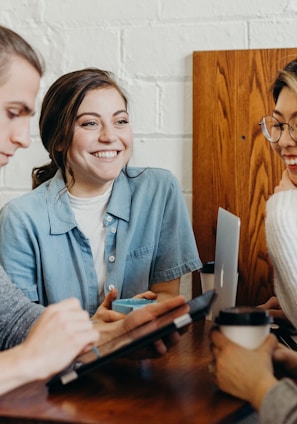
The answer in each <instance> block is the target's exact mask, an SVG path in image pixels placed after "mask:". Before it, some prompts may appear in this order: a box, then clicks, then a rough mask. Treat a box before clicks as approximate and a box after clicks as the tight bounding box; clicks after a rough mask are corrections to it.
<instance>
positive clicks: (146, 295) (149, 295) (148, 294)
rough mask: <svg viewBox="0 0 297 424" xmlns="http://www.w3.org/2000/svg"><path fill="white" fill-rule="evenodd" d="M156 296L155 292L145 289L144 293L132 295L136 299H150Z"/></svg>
mask: <svg viewBox="0 0 297 424" xmlns="http://www.w3.org/2000/svg"><path fill="white" fill-rule="evenodd" d="M157 297H158V296H157V294H156V293H154V292H152V291H150V290H147V291H146V292H144V293H140V294H137V295H136V296H133V298H136V299H150V300H154V299H156V298H157Z"/></svg>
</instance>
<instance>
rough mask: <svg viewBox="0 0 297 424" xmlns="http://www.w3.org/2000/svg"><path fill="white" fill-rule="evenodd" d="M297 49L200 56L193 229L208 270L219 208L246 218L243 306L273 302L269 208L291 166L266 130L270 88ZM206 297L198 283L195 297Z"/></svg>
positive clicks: (195, 67)
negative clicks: (262, 123) (286, 166)
mask: <svg viewBox="0 0 297 424" xmlns="http://www.w3.org/2000/svg"><path fill="white" fill-rule="evenodd" d="M295 57H297V49H264V50H239V51H238V50H237V51H209V52H194V54H193V227H194V232H195V237H196V241H197V245H198V249H199V253H200V257H201V259H202V261H203V262H205V261H209V260H213V259H214V253H215V234H216V221H217V210H218V207H219V206H222V207H224V208H225V209H227V210H229V211H230V212H232V213H234V214H236V215H238V216H240V218H241V239H240V248H239V285H238V296H237V303H238V304H259V303H261V302H264V301H265V300H267V299H268V298H269V297H270V296H271V295H272V294H273V270H272V267H271V264H270V263H269V257H268V254H267V249H266V243H265V229H264V217H265V202H266V200H267V198H268V196H269V194H271V193H273V188H274V186H275V185H276V184H277V182H278V181H279V179H280V176H281V172H282V169H283V164H282V162H281V160H280V159H279V158H277V157H276V155H275V154H274V153H273V152H272V150H271V148H270V145H269V143H268V142H267V141H266V140H265V139H264V137H263V136H262V134H261V130H260V127H259V125H258V122H259V121H260V119H261V118H262V116H263V115H265V114H271V113H272V110H273V100H272V96H271V94H270V92H269V88H270V86H271V83H272V82H273V80H274V78H275V77H276V75H277V71H278V70H279V69H281V68H282V67H283V66H284V65H285V64H286V63H287V62H289V61H290V60H292V59H293V58H295ZM200 292H201V286H200V278H199V273H194V275H193V295H197V294H199V293H200Z"/></svg>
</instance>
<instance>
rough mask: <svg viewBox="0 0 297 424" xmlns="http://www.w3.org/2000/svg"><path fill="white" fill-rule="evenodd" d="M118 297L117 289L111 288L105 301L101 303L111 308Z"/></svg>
mask: <svg viewBox="0 0 297 424" xmlns="http://www.w3.org/2000/svg"><path fill="white" fill-rule="evenodd" d="M116 298H117V289H112V290H110V292H108V293H107V295H106V296H105V298H104V300H103V302H102V303H101V306H103V307H104V308H107V309H111V304H112V302H113V301H114V300H115V299H116Z"/></svg>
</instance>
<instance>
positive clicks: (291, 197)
mask: <svg viewBox="0 0 297 424" xmlns="http://www.w3.org/2000/svg"><path fill="white" fill-rule="evenodd" d="M296 211H297V190H289V191H281V192H279V193H276V194H274V195H273V196H271V198H270V199H269V200H268V201H267V204H266V220H265V230H266V241H267V248H268V253H269V256H270V259H271V262H272V264H273V268H274V290H275V293H276V295H277V297H278V300H279V302H280V305H281V307H282V309H283V311H284V313H285V314H286V316H287V317H288V319H289V320H290V321H291V322H292V324H293V325H294V326H295V327H297V315H296V310H297V213H296Z"/></svg>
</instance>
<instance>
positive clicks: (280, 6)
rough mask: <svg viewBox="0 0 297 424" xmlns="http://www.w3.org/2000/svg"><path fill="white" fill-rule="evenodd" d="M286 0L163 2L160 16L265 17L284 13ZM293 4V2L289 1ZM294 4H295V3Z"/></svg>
mask: <svg viewBox="0 0 297 424" xmlns="http://www.w3.org/2000/svg"><path fill="white" fill-rule="evenodd" d="M287 3H288V1H287V0H249V1H246V0H223V1H222V0H207V1H203V2H202V1H197V0H163V7H162V15H161V17H162V18H164V19H176V20H181V19H185V18H187V19H188V18H190V19H191V20H193V19H199V20H202V19H204V18H206V17H207V18H209V19H210V20H211V19H213V18H214V17H233V16H237V17H238V18H239V19H240V18H241V17H246V16H261V15H264V16H267V15H272V14H275V13H281V12H284V11H285V10H286V9H287ZM291 3H292V4H293V3H295V0H291ZM295 4H296V3H295Z"/></svg>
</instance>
